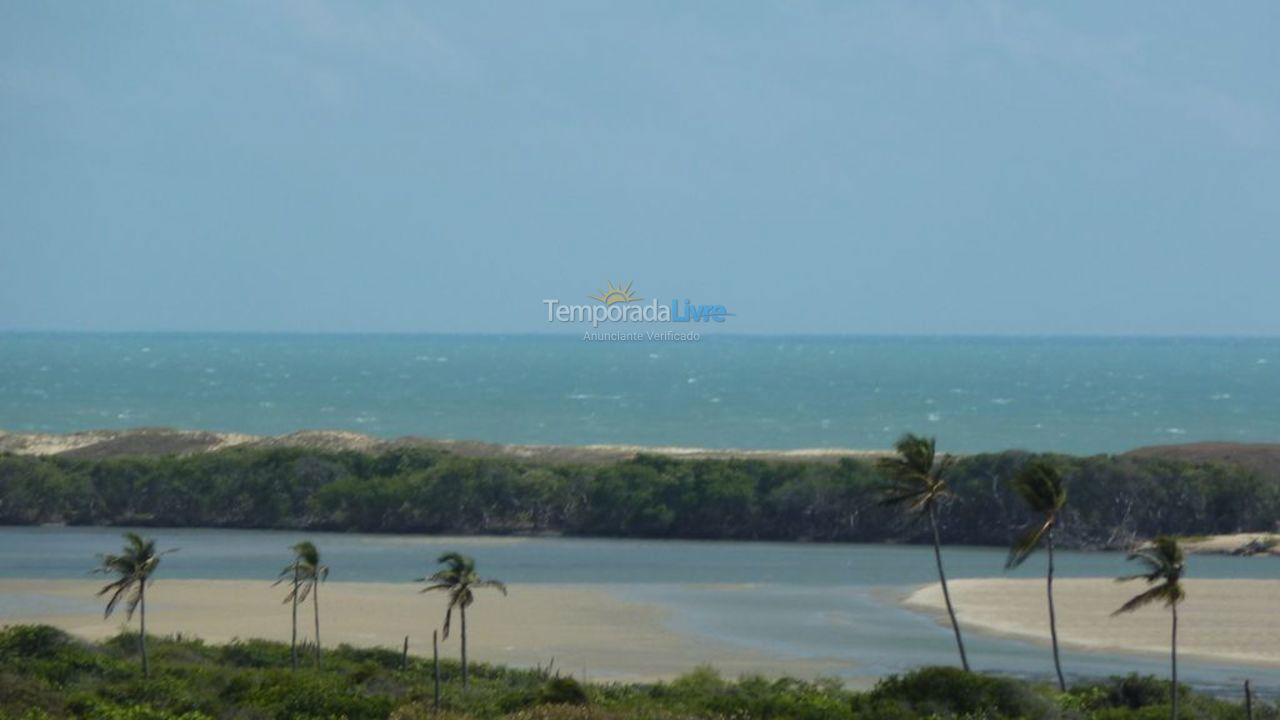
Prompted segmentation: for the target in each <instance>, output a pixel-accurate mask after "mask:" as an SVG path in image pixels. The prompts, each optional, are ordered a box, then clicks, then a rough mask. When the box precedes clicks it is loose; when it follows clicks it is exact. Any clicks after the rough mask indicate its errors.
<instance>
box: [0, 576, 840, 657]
mask: <svg viewBox="0 0 1280 720" xmlns="http://www.w3.org/2000/svg"><path fill="white" fill-rule="evenodd" d="M99 587H101V583H100V582H96V581H93V580H25V579H23V580H18V579H4V580H0V624H9V625H12V624H19V623H47V624H50V625H55V626H57V627H61V628H63V629H65V630H68V631H69V632H72V633H74V634H76V635H79V636H81V637H85V638H90V639H100V638H104V637H109V636H112V635H114V634H116V633H117V632H119V631H120V629H121V628H122V627H123V620H124V616H123V615H117V616H113V617H112V618H111V619H109V620H103V618H102V603H100V602H99V601H98V599H97V598H95V597H94V593H95V592H96V591H97V589H98V588H99ZM509 589H510V595H509V596H508V597H502V595H500V594H499V593H497V592H482V593H479V596H478V598H477V600H476V604H475V605H473V606H472V608H471V609H470V610H469V611H468V613H467V620H468V631H469V649H470V656H471V658H472V659H473V660H476V661H482V662H493V663H501V664H506V665H513V666H518V667H534V666H535V665H538V664H541V665H546V664H547V662H548V661H550V660H551V658H555V662H556V666H557V667H560V668H563V669H564V670H565V671H566V672H571V673H573V674H575V675H579V676H580V675H581V673H582V672H583V670H584V668H585V670H586V672H587V674H588V676H589V677H590V678H592V679H597V680H615V681H646V680H656V679H666V678H671V677H674V676H676V675H679V674H681V673H684V672H688V671H690V670H692V669H694V668H695V667H697V666H698V665H699V664H704V663H710V664H711V665H713V666H715V667H716V668H717V669H719V670H720V671H721V672H723V673H724V674H725V675H726V676H727V677H735V676H737V675H739V674H743V673H761V674H765V675H769V676H777V675H782V674H788V675H799V676H806V677H818V676H823V675H827V676H829V675H833V674H835V673H836V672H838V671H840V670H846V671H847V670H848V664H847V663H839V664H837V663H835V662H823V661H818V660H815V661H808V660H800V659H795V658H788V659H787V660H786V661H785V662H779V659H778V658H777V657H773V656H769V655H766V654H764V653H759V652H755V651H752V650H748V649H739V648H736V647H729V646H726V645H723V644H719V643H716V642H714V641H712V640H709V639H706V638H702V637H696V636H691V635H685V634H681V633H678V632H675V631H672V630H670V629H668V628H667V627H666V626H665V625H664V623H663V620H664V616H663V612H662V611H661V610H660V609H659V608H656V607H653V606H650V605H645V604H641V603H632V602H627V601H625V600H622V599H619V598H618V597H616V596H615V595H614V594H613V593H611V592H610V591H609V590H608V589H606V588H603V587H602V586H599V585H570V584H566V585H541V584H537V585H525V584H515V585H511V586H510V587H509ZM417 590H418V588H417V587H415V586H414V585H412V584H409V583H344V582H332V583H327V584H325V585H324V586H323V587H322V591H321V596H320V614H321V628H320V632H321V640H322V641H323V642H324V644H325V645H329V646H332V645H334V644H337V643H349V644H352V645H357V646H382V647H389V648H395V649H399V648H400V647H401V643H402V642H403V641H404V636H405V635H409V636H410V638H409V650H410V653H413V654H428V655H429V654H430V647H431V631H432V630H433V629H438V628H439V627H440V622H441V620H442V619H443V617H444V599H443V596H441V595H440V594H436V593H432V594H426V595H423V594H419V593H418V591H417ZM283 596H284V592H283V590H282V589H281V588H279V587H274V588H273V587H271V585H270V583H267V582H260V581H245V580H162V581H158V582H157V583H156V584H155V585H154V586H152V589H149V590H148V593H147V602H148V612H147V630H148V632H150V633H153V634H157V635H168V634H173V633H178V632H181V633H182V634H183V635H187V636H198V637H201V638H203V639H204V640H206V641H208V642H212V643H225V642H229V641H231V640H233V639H235V638H254V637H261V638H268V639H273V640H283V641H286V642H287V641H288V639H289V632H290V624H289V608H288V606H287V605H283V604H282V603H281V598H282V597H283ZM310 612H311V609H310V606H309V605H308V606H307V608H305V610H304V611H303V612H301V617H300V623H299V624H300V628H299V633H300V636H301V637H305V638H310V637H311V636H312V630H311V614H310ZM136 622H137V619H136V618H135V620H134V623H135V624H134V625H132V626H131V627H133V628H136V627H137V625H136ZM454 622H455V629H454V632H456V631H457V626H456V623H457V619H456V618H455V620H454ZM441 653H442V654H443V655H444V656H445V657H457V654H458V640H457V638H456V636H455V637H451V638H450V639H449V640H448V641H447V642H445V643H444V644H442V646H441Z"/></svg>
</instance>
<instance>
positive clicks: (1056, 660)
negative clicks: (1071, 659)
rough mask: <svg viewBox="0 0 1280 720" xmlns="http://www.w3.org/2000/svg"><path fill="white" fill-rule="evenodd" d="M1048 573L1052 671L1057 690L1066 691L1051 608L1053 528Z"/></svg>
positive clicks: (1055, 616)
mask: <svg viewBox="0 0 1280 720" xmlns="http://www.w3.org/2000/svg"><path fill="white" fill-rule="evenodd" d="M1048 548H1049V573H1048V579H1047V580H1046V581H1045V586H1046V588H1047V590H1048V593H1049V637H1050V638H1051V639H1052V640H1053V669H1054V670H1056V671H1057V673H1058V689H1059V690H1061V691H1062V692H1066V691H1067V681H1066V680H1065V679H1064V678H1063V677H1062V658H1060V657H1059V656H1058V617H1057V614H1056V613H1055V612H1054V608H1053V526H1050V527H1049V537H1048Z"/></svg>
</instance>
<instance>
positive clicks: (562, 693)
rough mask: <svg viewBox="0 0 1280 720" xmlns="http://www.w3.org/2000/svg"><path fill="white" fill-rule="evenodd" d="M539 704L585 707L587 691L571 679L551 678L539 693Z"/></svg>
mask: <svg viewBox="0 0 1280 720" xmlns="http://www.w3.org/2000/svg"><path fill="white" fill-rule="evenodd" d="M538 702H539V703H542V704H544V705H583V704H585V703H586V702H587V691H586V690H583V689H582V685H580V684H578V681H577V680H574V679H573V678H571V677H557V678H551V679H550V680H548V681H547V683H546V684H545V685H543V686H542V688H541V689H540V690H539V691H538Z"/></svg>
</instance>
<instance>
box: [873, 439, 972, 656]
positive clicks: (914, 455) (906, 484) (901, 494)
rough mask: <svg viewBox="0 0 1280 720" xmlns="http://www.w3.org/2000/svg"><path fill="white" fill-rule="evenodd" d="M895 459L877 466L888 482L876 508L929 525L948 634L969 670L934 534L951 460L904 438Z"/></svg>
mask: <svg viewBox="0 0 1280 720" xmlns="http://www.w3.org/2000/svg"><path fill="white" fill-rule="evenodd" d="M894 447H895V449H896V450H897V451H898V454H897V456H896V457H888V458H884V459H882V460H881V461H880V462H879V463H878V465H879V467H880V469H881V470H882V471H883V472H884V474H885V475H887V476H888V478H889V481H888V482H887V483H885V485H884V486H883V487H882V488H881V492H882V493H883V498H882V499H881V501H880V504H882V505H885V506H887V507H895V508H901V509H902V511H903V512H904V513H905V514H906V515H907V517H909V518H912V519H920V518H924V519H927V520H928V521H929V531H930V537H931V538H932V539H933V559H934V561H935V563H936V564H937V566H938V582H939V584H941V585H942V597H943V599H944V600H945V601H946V603H947V616H948V617H950V618H951V630H952V632H954V633H955V636H956V647H958V648H959V649H960V664H961V666H963V667H964V669H965V670H968V669H969V657H968V655H966V654H965V652H964V638H963V637H962V636H961V634H960V623H958V622H956V611H955V608H954V607H953V606H952V605H951V590H950V589H948V588H947V574H946V572H944V571H943V568H942V536H941V534H940V533H939V532H938V508H939V506H941V505H942V503H943V501H945V500H946V499H948V498H949V497H950V496H951V490H950V488H948V487H947V473H948V472H949V471H950V470H951V467H952V466H953V465H955V458H954V457H952V456H950V455H943V456H942V459H941V460H939V459H938V453H937V443H936V441H935V440H934V439H933V438H924V437H920V436H918V435H910V434H908V435H904V436H903V437H902V439H901V440H899V441H898V443H897V445H895V446H894Z"/></svg>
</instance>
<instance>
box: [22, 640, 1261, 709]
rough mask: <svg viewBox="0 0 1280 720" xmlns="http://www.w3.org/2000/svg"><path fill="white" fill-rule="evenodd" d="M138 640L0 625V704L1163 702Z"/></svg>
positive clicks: (1123, 692)
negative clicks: (149, 666) (94, 639)
mask: <svg viewBox="0 0 1280 720" xmlns="http://www.w3.org/2000/svg"><path fill="white" fill-rule="evenodd" d="M137 640H138V638H137V636H136V635H134V634H131V633H130V634H123V635H120V636H118V637H116V638H114V639H111V640H108V641H106V642H103V643H99V644H92V643H86V642H82V641H79V640H77V639H75V638H72V637H71V636H69V635H67V634H66V633H64V632H62V631H61V630H57V629H55V628H52V627H48V626H33V625H24V626H13V627H7V628H4V629H3V630H0V718H3V719H4V720H18V719H22V720H37V719H41V718H102V719H106V720H213V719H215V718H217V719H222V718H227V719H230V718H238V719H244V720H248V719H251V718H252V719H255V720H259V719H260V720H266V719H269V718H280V719H282V720H283V719H286V718H288V719H290V720H295V719H296V720H306V719H310V718H315V719H317V720H318V719H320V718H326V719H327V718H350V719H352V720H360V719H365V718H368V719H373V718H393V719H395V720H429V719H436V720H469V719H475V720H487V719H490V718H506V719H509V720H693V719H694V718H708V719H713V718H724V719H725V720H730V719H734V718H740V719H747V718H760V719H762V720H763V719H769V718H779V719H781V718H793V719H795V720H819V719H823V720H826V719H832V720H841V719H844V718H847V719H849V720H854V719H859V720H869V719H875V720H916V719H917V718H920V719H923V718H974V719H977V718H991V719H998V718H1024V719H1026V720H1059V719H1061V720H1072V719H1076V718H1078V719H1080V720H1084V719H1085V718H1097V719H1098V720H1147V719H1148V718H1150V719H1151V720H1157V719H1159V718H1164V717H1167V716H1168V705H1167V703H1168V698H1169V686H1168V683H1166V682H1163V681H1160V680H1156V679H1154V678H1144V677H1137V676H1130V677H1127V678H1113V679H1110V680H1105V681H1099V682H1096V683H1085V684H1079V685H1076V686H1075V687H1072V688H1071V689H1070V691H1068V692H1066V693H1061V692H1057V691H1056V690H1054V689H1052V688H1051V687H1050V686H1048V685H1040V684H1034V683H1027V682H1023V681H1019V680H1014V679H1010V678H1003V677H992V676H986V675H980V674H975V673H968V672H964V671H963V670H959V669H954V668H942V667H930V668H921V669H919V670H915V671H912V672H910V673H907V674H904V675H898V676H893V677H890V678H887V679H885V680H883V681H881V682H880V683H879V684H878V685H877V686H876V687H875V688H873V689H871V690H869V691H854V690H849V689H846V688H844V687H843V686H842V685H841V684H840V683H839V682H837V681H834V680H830V681H818V682H805V681H801V680H795V679H790V678H783V679H777V680H773V679H766V678H762V677H744V678H741V679H739V680H726V679H724V678H722V677H720V676H719V675H718V674H717V673H716V672H715V671H713V670H711V669H710V668H702V669H699V670H696V671H694V672H692V673H689V674H687V675H684V676H682V677H679V678H677V679H675V680H673V681H671V682H667V683H655V684H628V685H623V684H580V683H578V682H577V681H576V680H575V679H573V678H569V677H564V676H555V675H549V674H548V673H546V672H541V671H534V670H516V669H511V668H504V667H497V666H491V665H484V664H476V665H474V666H473V667H472V674H471V687H470V689H467V690H464V689H463V687H462V681H461V674H460V668H459V666H458V665H457V664H456V663H454V662H452V661H442V662H441V679H442V686H441V707H440V710H438V711H437V710H436V709H435V708H434V701H433V697H434V687H433V680H432V678H433V673H432V666H431V663H430V661H424V660H421V659H418V658H414V657H410V658H409V659H408V662H407V664H404V663H403V659H402V657H401V655H400V653H397V652H394V651H390V650H380V649H356V648H351V647H347V646H341V647H338V648H334V649H333V650H331V651H329V652H326V653H325V655H324V660H323V663H322V665H321V666H320V667H319V668H310V667H303V668H300V669H299V670H297V671H290V670H289V669H288V668H289V664H290V653H289V646H288V645H286V644H281V643H272V642H267V641H263V640H245V641H237V642H233V643H231V644H229V645H223V646H214V645H206V644H204V643H201V642H200V641H198V640H179V639H175V638H159V637H152V638H150V642H149V646H150V647H151V652H152V663H153V672H152V677H151V678H150V679H143V678H142V677H141V676H140V675H139V673H138V658H137V648H138V642H137ZM1181 698H1182V700H1183V708H1184V709H1183V715H1182V717H1185V718H1192V719H1200V720H1246V719H1245V711H1244V708H1243V707H1242V705H1240V704H1239V703H1234V702H1228V701H1225V700H1220V699H1215V698H1212V697H1209V696H1206V695H1200V694H1196V693H1192V692H1190V691H1187V690H1186V689H1185V688H1182V689H1181ZM1253 713H1254V715H1253V716H1254V718H1255V720H1277V718H1280V712H1278V711H1277V708H1276V706H1275V705H1274V704H1269V703H1266V702H1255V704H1254V707H1253Z"/></svg>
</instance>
